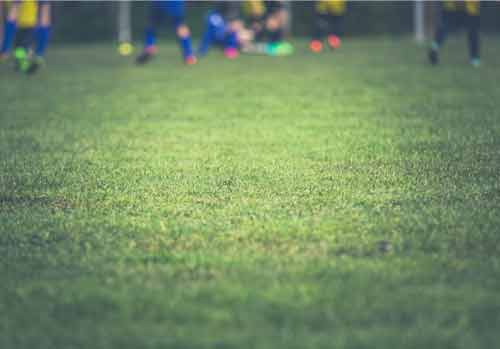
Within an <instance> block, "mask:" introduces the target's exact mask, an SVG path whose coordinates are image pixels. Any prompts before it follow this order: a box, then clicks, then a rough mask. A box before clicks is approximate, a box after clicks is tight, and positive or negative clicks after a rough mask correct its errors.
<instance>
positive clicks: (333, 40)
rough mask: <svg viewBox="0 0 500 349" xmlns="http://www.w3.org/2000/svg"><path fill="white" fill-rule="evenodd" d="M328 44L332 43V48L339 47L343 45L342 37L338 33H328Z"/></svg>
mask: <svg viewBox="0 0 500 349" xmlns="http://www.w3.org/2000/svg"><path fill="white" fill-rule="evenodd" d="M328 45H330V47H331V48H332V49H337V48H339V47H340V45H341V41H340V38H339V37H338V36H337V35H328Z"/></svg>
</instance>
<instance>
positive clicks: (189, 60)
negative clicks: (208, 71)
mask: <svg viewBox="0 0 500 349" xmlns="http://www.w3.org/2000/svg"><path fill="white" fill-rule="evenodd" d="M197 62H198V60H197V59H196V56H187V57H186V58H184V63H185V64H186V65H193V64H196V63H197Z"/></svg>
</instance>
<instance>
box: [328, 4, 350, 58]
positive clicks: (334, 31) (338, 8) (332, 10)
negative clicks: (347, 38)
mask: <svg viewBox="0 0 500 349" xmlns="http://www.w3.org/2000/svg"><path fill="white" fill-rule="evenodd" d="M326 3H327V10H328V14H329V17H328V19H329V21H330V25H329V28H330V31H329V33H328V45H329V46H330V48H332V49H337V48H339V47H340V44H341V41H340V38H341V37H342V36H343V34H344V16H345V13H346V11H347V4H346V1H345V0H328V1H326Z"/></svg>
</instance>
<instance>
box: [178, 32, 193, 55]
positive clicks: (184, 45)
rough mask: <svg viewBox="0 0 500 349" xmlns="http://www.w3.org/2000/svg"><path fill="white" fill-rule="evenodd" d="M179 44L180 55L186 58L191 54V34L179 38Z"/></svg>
mask: <svg viewBox="0 0 500 349" xmlns="http://www.w3.org/2000/svg"><path fill="white" fill-rule="evenodd" d="M179 45H181V50H182V56H183V57H184V58H187V57H189V56H192V55H193V49H192V47H191V36H187V37H185V38H179Z"/></svg>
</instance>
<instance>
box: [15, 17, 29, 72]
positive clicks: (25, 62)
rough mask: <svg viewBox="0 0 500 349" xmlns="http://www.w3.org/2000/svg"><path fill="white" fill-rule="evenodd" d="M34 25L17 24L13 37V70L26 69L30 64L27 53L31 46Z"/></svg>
mask: <svg viewBox="0 0 500 349" xmlns="http://www.w3.org/2000/svg"><path fill="white" fill-rule="evenodd" d="M33 37H34V27H21V26H18V28H17V30H16V36H15V38H14V44H13V47H14V70H16V71H22V72H24V71H26V70H27V69H28V67H29V66H30V60H29V55H30V51H31V49H32V46H33Z"/></svg>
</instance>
